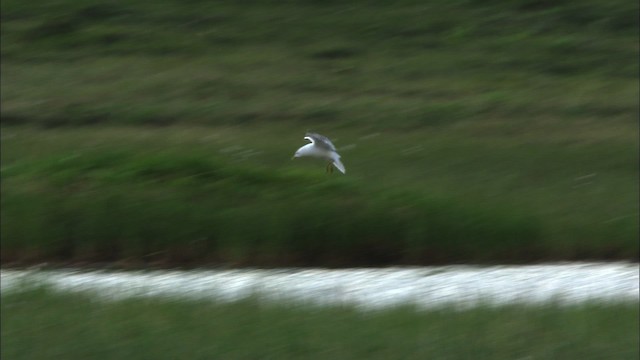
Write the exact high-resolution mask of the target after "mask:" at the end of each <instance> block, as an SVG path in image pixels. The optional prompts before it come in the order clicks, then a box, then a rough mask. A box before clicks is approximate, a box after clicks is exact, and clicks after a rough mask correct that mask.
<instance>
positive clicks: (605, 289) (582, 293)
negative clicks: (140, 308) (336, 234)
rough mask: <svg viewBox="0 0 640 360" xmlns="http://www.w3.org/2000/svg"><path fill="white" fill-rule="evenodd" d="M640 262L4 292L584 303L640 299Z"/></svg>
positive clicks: (243, 274) (98, 276) (266, 273)
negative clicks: (46, 291)
mask: <svg viewBox="0 0 640 360" xmlns="http://www.w3.org/2000/svg"><path fill="white" fill-rule="evenodd" d="M639 272H640V268H639V265H638V264H637V263H567V264H545V265H530V266H460V265H456V266H438V267H397V268H361V269H339V270H332V269H276V270H274V269H236V270H189V271H171V270H154V271H102V270H101V271H87V270H76V269H67V270H46V271H39V270H15V269H2V270H1V272H0V274H1V291H2V292H3V293H5V292H9V291H14V290H16V289H19V288H21V286H20V285H21V284H31V285H33V284H47V285H49V286H52V287H53V288H54V289H57V290H61V291H90V292H94V293H95V294H96V295H97V296H99V297H103V298H107V299H119V298H125V297H131V296H161V297H179V298H185V297H187V298H198V299H211V300H216V301H234V300H238V299H242V298H245V297H247V296H258V297H260V298H261V299H264V300H266V301H284V300H294V301H298V302H306V303H313V304H327V305H328V304H351V305H355V306H358V307H362V308H380V307H385V306H391V305H399V304H406V303H414V304H416V305H418V306H419V307H424V308H428V307H433V306H438V305H444V304H456V305H460V306H473V305H475V304H478V303H479V302H483V303H491V304H504V303H545V302H551V301H554V302H557V303H561V304H571V303H579V302H584V301H588V300H597V301H620V300H631V301H638V299H639V288H638V281H639Z"/></svg>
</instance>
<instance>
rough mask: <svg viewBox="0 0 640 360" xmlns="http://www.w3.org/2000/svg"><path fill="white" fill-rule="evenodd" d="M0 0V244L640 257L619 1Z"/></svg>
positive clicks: (258, 260) (486, 257)
mask: <svg viewBox="0 0 640 360" xmlns="http://www.w3.org/2000/svg"><path fill="white" fill-rule="evenodd" d="M1 6H2V9H1V10H2V13H1V20H2V21H1V26H2V29H1V30H2V47H1V50H2V51H1V57H2V67H1V79H2V80H1V100H2V109H1V115H2V129H1V130H2V136H1V141H2V167H1V181H2V183H1V186H2V200H1V201H2V203H1V205H2V213H1V216H2V218H1V221H2V224H1V231H2V234H1V235H2V249H1V250H2V252H1V254H2V259H1V260H2V264H3V265H11V264H19V263H22V264H24V263H35V262H43V261H46V262H53V263H69V262H73V263H95V262H105V261H108V262H119V263H121V264H123V265H133V266H137V265H145V264H159V265H162V266H172V265H202V264H219V263H225V264H234V265H269V266H277V265H324V266H355V265H385V264H433V263H451V262H532V261H553V260H589V259H598V260H609V259H615V260H619V259H625V260H627V259H631V260H637V259H638V256H639V255H640V252H639V249H638V231H639V230H638V214H639V213H638V161H639V157H638V114H639V113H638V95H639V94H638V61H637V60H638V40H639V37H638V18H637V14H638V3H637V2H633V1H621V0H617V1H602V0H597V1H596V0H587V1H569V0H565V1H554V2H549V1H541V2H540V1H538V2H535V1H527V0H514V1H503V2H496V1H473V0H460V1H444V0H436V1H430V2H427V3H425V2H419V1H401V2H394V3H393V4H391V3H389V4H387V3H386V2H382V1H378V2H359V1H355V2H349V4H348V5H345V4H343V3H341V2H332V1H328V2H320V1H283V2H273V3H271V2H269V1H246V2H242V4H240V3H237V2H208V1H188V2H179V1H162V2H146V1H143V0H132V1H129V2H114V1H110V2H107V1H98V0H92V1H84V2H79V1H71V0H61V1H55V2H53V1H44V0H40V1H31V2H28V3H27V2H22V1H18V0H5V1H2V5H1ZM307 130H314V131H317V132H320V133H322V134H325V135H327V136H329V137H331V138H332V139H333V140H334V142H335V144H336V146H337V147H338V150H339V151H340V153H341V154H342V156H343V161H344V163H345V165H346V167H347V175H346V176H343V175H341V174H339V173H334V174H333V175H326V174H325V173H324V165H325V164H324V163H322V162H316V161H313V160H309V159H297V160H295V161H291V160H290V157H291V155H292V154H293V152H294V151H295V150H296V149H297V148H298V147H299V146H301V145H303V144H304V141H303V140H302V137H303V136H304V133H305V132H306V131H307Z"/></svg>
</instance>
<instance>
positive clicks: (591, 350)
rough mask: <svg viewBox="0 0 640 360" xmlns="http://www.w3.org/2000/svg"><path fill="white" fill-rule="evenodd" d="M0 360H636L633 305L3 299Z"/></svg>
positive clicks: (34, 294)
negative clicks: (362, 306) (361, 305)
mask: <svg viewBox="0 0 640 360" xmlns="http://www.w3.org/2000/svg"><path fill="white" fill-rule="evenodd" d="M1 306H2V358H7V359H16V360H18V359H50V358H53V357H55V358H59V357H64V358H65V359H86V358H92V359H113V358H137V359H147V358H148V359H175V358H184V357H187V358H190V359H210V358H225V359H245V358H246V359H249V358H252V359H253V358H256V357H259V358H278V359H288V358H300V357H304V358H319V359H325V358H327V357H331V358H334V359H362V358H368V359H378V358H380V359H388V358H390V357H392V358H404V359H424V358H439V359H445V358H446V359H468V358H470V357H472V358H475V359H516V358H534V359H537V358H562V359H609V358H616V359H635V358H637V356H638V352H639V349H638V340H637V339H638V306H637V304H633V303H629V304H624V303H623V304H609V305H604V304H586V305H577V306H571V307H559V306H555V305H544V306H522V305H510V306H504V307H495V308H490V307H479V308H475V309H469V310H455V309H452V308H447V307H444V308H440V309H437V310H428V311H418V310H416V309H414V308H411V307H402V308H395V309H388V310H382V311H377V312H369V313H362V312H359V311H356V310H354V309H352V308H349V307H333V308H316V307H310V306H306V305H293V304H282V305H274V304H272V305H268V304H263V303H259V302H257V301H255V300H245V301H240V302H237V303H232V304H215V303H211V302H203V301H200V302H199V301H188V300H182V301H178V300H157V299H131V300H123V301H118V302H101V301H96V300H95V299H92V298H90V297H89V296H85V295H78V294H75V295H72V294H56V293H53V292H51V291H48V290H42V289H41V290H32V291H26V292H22V293H12V294H3V295H2V302H1Z"/></svg>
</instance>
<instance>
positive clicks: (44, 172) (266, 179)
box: [1, 126, 638, 266]
mask: <svg viewBox="0 0 640 360" xmlns="http://www.w3.org/2000/svg"><path fill="white" fill-rule="evenodd" d="M133 130H135V131H133ZM296 130H297V129H293V130H288V132H286V130H284V129H282V131H274V130H273V129H272V127H270V126H265V127H264V128H262V129H260V128H257V127H251V128H230V129H211V128H204V129H202V128H180V127H178V128H176V127H169V128H162V129H130V128H124V129H123V128H93V127H92V128H82V129H75V130H74V129H59V130H39V129H32V128H24V127H19V128H16V127H11V128H6V129H4V131H3V136H5V139H4V140H3V147H4V149H3V150H4V151H3V156H4V157H5V158H4V159H3V171H2V208H3V211H2V214H1V216H2V228H1V231H2V239H3V240H2V250H3V251H2V256H3V262H5V263H7V262H12V261H22V262H39V261H61V262H65V261H75V262H82V261H84V262H102V261H119V260H125V261H128V262H131V263H133V264H135V263H140V264H141V263H157V264H162V263H164V264H188V263H191V264H203V263H218V262H223V263H234V264H245V265H250V264H254V265H334V266H346V265H384V264H401V263H405V264H429V263H442V262H462V261H470V262H493V261H505V262H520V261H534V260H567V259H590V258H591V259H633V258H634V257H636V256H637V254H638V244H637V241H636V235H637V232H636V230H637V219H636V218H635V217H633V216H628V214H632V213H633V211H635V210H634V209H636V208H637V203H636V202H635V198H634V197H632V196H630V194H633V192H634V191H636V189H635V188H634V186H635V183H634V181H635V179H634V178H635V176H636V174H635V172H636V171H637V170H636V169H635V165H634V163H633V161H632V159H631V157H632V156H633V154H631V153H630V154H629V156H630V158H629V159H622V158H619V157H618V159H615V160H613V159H614V158H613V157H599V155H601V154H602V153H611V154H612V155H613V154H615V153H616V150H612V149H605V148H604V146H602V145H590V146H587V145H585V146H582V147H580V148H579V149H578V150H568V149H567V148H566V147H564V146H562V145H549V144H545V145H542V144H534V145H532V144H527V145H520V144H518V142H517V141H514V142H506V141H503V142H498V141H494V140H491V141H484V142H483V143H482V145H478V146H477V149H480V150H473V149H472V148H473V147H474V146H475V144H478V143H479V142H481V141H482V140H478V139H469V140H468V141H469V143H465V142H464V141H463V140H461V139H460V138H456V139H454V140H450V139H448V137H447V136H448V135H449V134H448V133H444V134H440V135H434V134H431V135H430V137H429V141H426V142H424V143H423V144H424V145H423V146H424V148H423V149H421V150H420V151H417V152H412V153H403V152H402V148H400V149H399V145H400V144H402V146H413V145H408V144H411V143H412V141H413V140H414V139H415V140H417V139H418V136H419V134H418V135H416V134H403V133H397V134H388V135H384V136H380V137H377V138H375V139H362V138H358V137H356V135H354V134H358V132H356V131H353V130H344V131H343V132H342V133H343V134H344V136H346V138H347V139H349V138H351V139H353V140H352V141H354V143H356V144H357V146H356V147H355V148H354V149H353V150H351V151H345V152H344V153H343V154H344V159H345V163H346V164H348V165H347V166H348V173H347V174H348V175H347V176H342V175H340V174H334V175H333V176H328V175H326V174H324V169H323V166H324V164H323V163H321V162H314V161H298V160H296V161H291V160H290V159H289V156H290V155H291V153H292V152H293V151H294V150H295V148H296V147H297V145H298V144H299V143H301V142H302V141H300V133H299V132H298V131H296ZM382 137H384V139H381V138H382ZM258 138H259V139H260V140H258V141H254V139H258ZM284 140H286V141H284ZM472 144H473V145H472ZM241 145H244V146H246V147H242V148H240V146H241ZM458 145H461V146H466V147H468V148H467V149H466V150H461V149H459V148H457V146H458ZM234 146H235V147H234ZM550 147H555V149H553V148H551V150H550ZM478 151H482V152H483V155H482V156H481V157H478V155H479V154H478ZM543 151H547V152H548V151H551V153H554V155H555V157H554V159H553V161H547V159H548V158H547V157H546V156H544V155H541V154H540V152H543ZM471 154H473V155H471ZM549 156H551V155H549ZM587 161H589V162H590V163H589V165H588V172H594V173H597V175H588V174H587V177H586V178H584V179H580V177H582V176H583V174H585V172H587V171H585V168H584V166H585V162H587ZM614 161H615V162H617V165H614ZM452 162H458V163H456V164H455V165H452V164H451V163H452ZM479 162H480V163H481V164H479ZM520 162H524V163H527V166H526V167H523V166H519V165H516V166H514V164H519V163H520ZM483 166H486V167H488V168H483ZM550 168H553V169H550ZM497 174H500V175H497ZM542 174H545V175H542Z"/></svg>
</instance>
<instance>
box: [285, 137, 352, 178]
mask: <svg viewBox="0 0 640 360" xmlns="http://www.w3.org/2000/svg"><path fill="white" fill-rule="evenodd" d="M304 139H305V140H308V141H310V142H311V143H310V144H307V145H305V146H303V147H301V148H300V149H298V150H297V151H296V153H295V154H294V155H293V157H294V158H297V157H302V156H312V157H317V158H321V159H325V160H327V161H329V164H327V172H331V173H333V167H334V166H335V167H336V168H338V170H340V172H342V173H343V174H345V173H346V172H347V171H346V170H345V169H344V165H342V162H340V154H338V152H337V151H336V147H335V146H333V143H332V142H331V140H329V138H328V137H326V136H322V135H320V134H316V133H306V134H305V137H304Z"/></svg>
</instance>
